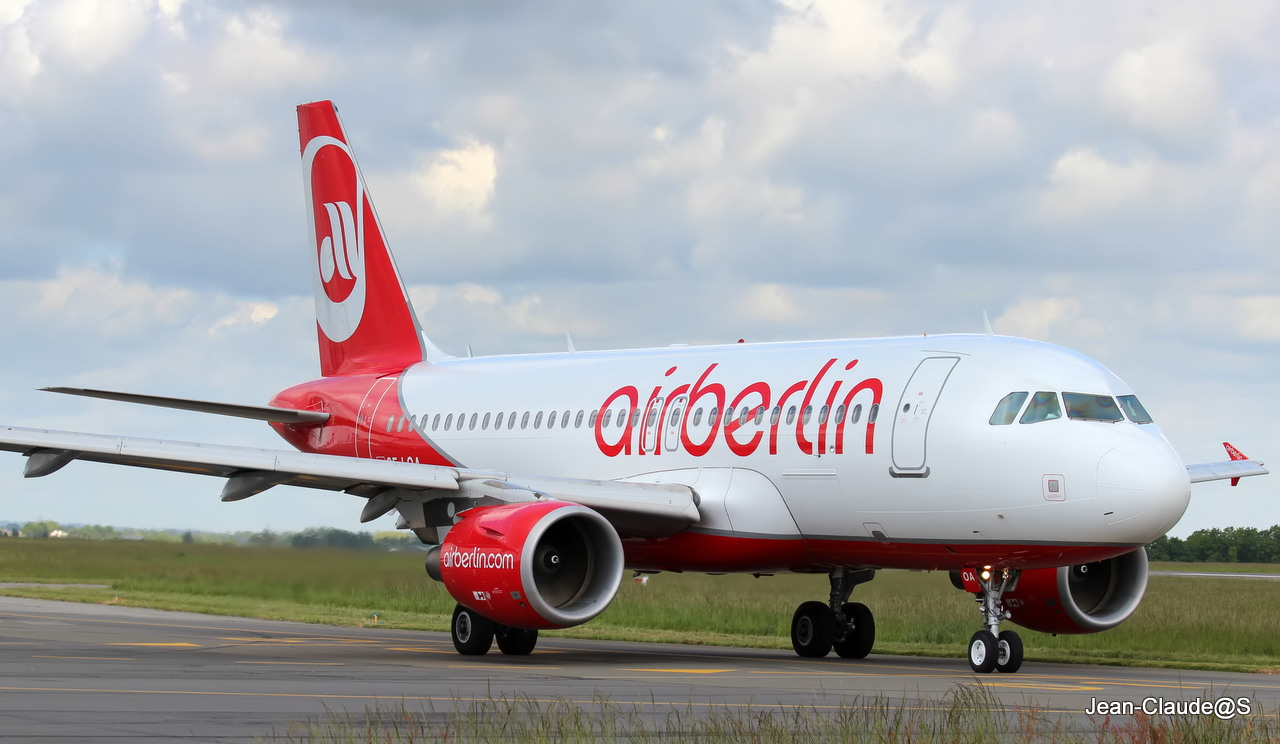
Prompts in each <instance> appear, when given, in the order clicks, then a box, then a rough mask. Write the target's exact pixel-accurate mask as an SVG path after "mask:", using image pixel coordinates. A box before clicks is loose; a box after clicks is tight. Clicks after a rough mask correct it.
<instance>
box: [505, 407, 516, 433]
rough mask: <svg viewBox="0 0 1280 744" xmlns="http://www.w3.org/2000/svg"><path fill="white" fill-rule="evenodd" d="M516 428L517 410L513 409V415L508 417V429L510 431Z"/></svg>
mask: <svg viewBox="0 0 1280 744" xmlns="http://www.w3.org/2000/svg"><path fill="white" fill-rule="evenodd" d="M514 428H516V412H515V411H512V412H511V415H510V416H508V417H507V430H508V431H510V430H512V429H514Z"/></svg>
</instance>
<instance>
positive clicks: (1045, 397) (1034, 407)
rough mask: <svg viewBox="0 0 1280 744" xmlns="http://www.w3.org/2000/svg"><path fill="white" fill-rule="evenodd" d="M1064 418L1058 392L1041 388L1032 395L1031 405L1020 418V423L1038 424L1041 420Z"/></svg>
mask: <svg viewBox="0 0 1280 744" xmlns="http://www.w3.org/2000/svg"><path fill="white" fill-rule="evenodd" d="M1060 418H1062V406H1060V405H1058V394H1057V393H1055V392H1051V391H1048V390H1041V391H1040V392H1038V393H1036V394H1035V395H1033V396H1031V405H1029V406H1027V410H1026V412H1025V413H1023V414H1022V418H1020V419H1018V423H1020V424H1038V423H1040V422H1041V421H1052V420H1053V419H1060Z"/></svg>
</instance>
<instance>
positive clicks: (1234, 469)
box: [1187, 442, 1271, 486]
mask: <svg viewBox="0 0 1280 744" xmlns="http://www.w3.org/2000/svg"><path fill="white" fill-rule="evenodd" d="M1222 446H1223V447H1226V448H1227V456H1228V457H1230V458H1231V459H1230V460H1227V461H1226V462H1201V463H1196V464H1195V465H1188V466H1187V475H1189V476H1191V482H1192V483H1204V482H1206V481H1215V480H1226V479H1228V478H1230V479H1231V485H1233V486H1234V485H1236V484H1238V483H1239V482H1240V479H1241V478H1246V477H1248V476H1251V475H1267V474H1268V473H1270V472H1271V471H1269V470H1267V469H1266V468H1264V467H1263V466H1262V465H1263V464H1262V463H1260V462H1258V461H1257V460H1250V459H1249V458H1248V457H1246V456H1245V454H1244V453H1243V452H1241V451H1240V450H1238V449H1236V448H1235V447H1233V446H1232V445H1231V443H1230V442H1223V443H1222Z"/></svg>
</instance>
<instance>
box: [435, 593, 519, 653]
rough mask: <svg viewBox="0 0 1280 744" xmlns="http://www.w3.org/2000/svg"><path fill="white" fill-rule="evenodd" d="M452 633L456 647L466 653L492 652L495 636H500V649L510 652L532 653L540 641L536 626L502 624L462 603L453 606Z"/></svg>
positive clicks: (459, 651) (450, 628)
mask: <svg viewBox="0 0 1280 744" xmlns="http://www.w3.org/2000/svg"><path fill="white" fill-rule="evenodd" d="M449 634H450V635H451V636H453V647H454V648H455V649H457V650H458V653H460V654H462V655H464V656H481V655H483V654H487V653H489V649H490V648H492V647H493V641H494V639H495V638H496V639H497V640H498V650H500V651H502V653H504V654H507V655H508V656H527V655H529V654H530V653H533V647H534V646H536V645H537V644H538V631H537V630H535V629H530V628H510V627H507V626H506V625H499V624H498V623H495V622H494V621H492V620H490V619H489V618H487V617H485V616H484V615H481V614H480V613H478V612H476V611H475V610H472V609H468V608H466V607H463V606H462V605H457V606H455V607H454V608H453V622H452V623H450V624H449Z"/></svg>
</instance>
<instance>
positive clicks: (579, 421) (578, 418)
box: [573, 409, 586, 429]
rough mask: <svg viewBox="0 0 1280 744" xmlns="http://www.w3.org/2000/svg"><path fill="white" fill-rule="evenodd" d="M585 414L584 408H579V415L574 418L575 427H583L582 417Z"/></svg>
mask: <svg viewBox="0 0 1280 744" xmlns="http://www.w3.org/2000/svg"><path fill="white" fill-rule="evenodd" d="M585 414H586V411H583V410H581V409H579V410H578V415H577V416H575V417H574V418H573V428H575V429H581V428H582V417H583V416H584V415H585Z"/></svg>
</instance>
